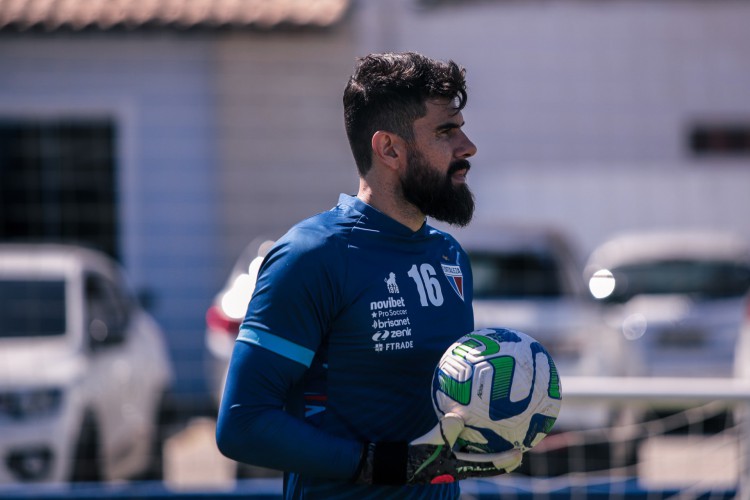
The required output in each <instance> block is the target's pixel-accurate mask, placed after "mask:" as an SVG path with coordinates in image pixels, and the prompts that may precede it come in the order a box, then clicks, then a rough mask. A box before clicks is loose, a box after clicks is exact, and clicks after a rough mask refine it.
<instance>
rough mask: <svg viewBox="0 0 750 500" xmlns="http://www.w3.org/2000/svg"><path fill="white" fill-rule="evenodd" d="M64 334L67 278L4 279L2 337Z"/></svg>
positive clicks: (0, 300) (0, 305) (0, 316)
mask: <svg viewBox="0 0 750 500" xmlns="http://www.w3.org/2000/svg"><path fill="white" fill-rule="evenodd" d="M63 334H65V282H64V281H63V280H39V281H37V280H6V279H3V280H0V338H10V337H44V336H54V335H63Z"/></svg>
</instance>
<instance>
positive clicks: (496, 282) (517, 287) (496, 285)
mask: <svg viewBox="0 0 750 500" xmlns="http://www.w3.org/2000/svg"><path fill="white" fill-rule="evenodd" d="M469 260H470V261H471V270H472V274H473V275H474V297H475V298H477V299H483V298H510V299H513V298H528V297H559V296H560V295H562V294H563V289H562V284H561V283H560V272H559V267H558V265H557V262H556V261H555V259H554V258H553V256H551V255H549V254H546V253H542V252H512V253H490V252H486V253H485V252H472V253H470V254H469Z"/></svg>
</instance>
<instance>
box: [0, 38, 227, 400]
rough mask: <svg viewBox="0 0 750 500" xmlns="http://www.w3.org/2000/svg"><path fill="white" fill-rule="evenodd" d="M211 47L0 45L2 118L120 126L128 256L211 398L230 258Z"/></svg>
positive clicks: (153, 41) (186, 379)
mask: <svg viewBox="0 0 750 500" xmlns="http://www.w3.org/2000/svg"><path fill="white" fill-rule="evenodd" d="M212 47H213V45H212V42H211V39H210V38H202V37H200V36H182V35H179V34H175V33H151V34H135V33H133V34H113V33H104V34H92V33H89V34H85V33H75V34H68V35H64V34H38V35H35V34H31V33H25V34H22V35H10V34H6V35H3V37H2V38H1V39H0V67H1V68H2V70H1V71H0V116H13V117H29V116H34V117H70V118H75V117H87V116H105V117H113V118H114V121H115V123H116V127H117V148H118V151H117V156H118V159H119V160H118V164H117V166H116V168H117V179H118V186H117V196H118V200H116V202H117V203H118V204H119V213H120V216H119V219H120V231H121V235H120V241H121V242H122V246H123V248H122V249H121V252H120V254H121V255H122V259H123V264H124V266H125V268H126V270H127V272H128V274H129V276H130V278H131V279H132V281H133V283H134V285H135V286H136V287H138V288H146V289H148V290H150V292H151V293H152V296H153V298H154V310H153V312H154V314H155V316H156V318H157V320H158V321H159V323H160V324H161V325H162V326H163V328H164V329H165V331H166V333H167V335H168V342H169V345H170V348H171V351H172V354H173V358H174V359H175V361H176V362H177V375H178V389H179V390H180V391H184V392H195V391H197V392H200V391H201V390H202V385H203V377H202V365H201V363H202V358H203V350H204V348H203V328H204V320H203V318H204V314H205V311H206V308H207V305H208V304H209V303H210V300H211V298H212V296H211V293H212V291H213V290H214V285H215V283H216V282H217V278H216V275H215V274H214V273H215V265H214V262H215V261H216V255H217V248H218V247H219V246H220V244H219V243H217V234H218V231H217V228H216V225H215V221H216V218H217V217H216V213H217V211H218V210H217V205H216V203H217V198H216V193H215V190H214V179H215V176H216V172H215V169H216V167H217V160H216V144H215V136H216V126H215V121H214V106H215V97H216V96H215V90H214V80H213V71H212V68H213V66H212V64H213V49H212Z"/></svg>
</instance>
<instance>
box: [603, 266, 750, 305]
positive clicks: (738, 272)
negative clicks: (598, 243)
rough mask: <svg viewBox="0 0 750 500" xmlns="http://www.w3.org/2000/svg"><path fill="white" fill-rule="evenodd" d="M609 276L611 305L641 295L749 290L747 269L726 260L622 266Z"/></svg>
mask: <svg viewBox="0 0 750 500" xmlns="http://www.w3.org/2000/svg"><path fill="white" fill-rule="evenodd" d="M612 274H613V275H614V277H615V290H614V292H613V293H612V295H611V296H610V297H609V298H608V300H610V301H614V302H624V301H627V300H629V299H631V298H632V297H634V296H635V295H641V294H651V295H664V294H689V295H694V296H696V297H703V298H722V297H739V296H742V295H744V294H745V293H746V292H747V291H748V289H750V267H749V266H747V265H746V264H741V263H736V262H727V261H716V260H710V261H695V260H668V261H656V262H648V263H641V264H634V265H628V266H622V267H619V268H616V269H613V270H612Z"/></svg>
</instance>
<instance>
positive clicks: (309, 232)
mask: <svg viewBox="0 0 750 500" xmlns="http://www.w3.org/2000/svg"><path fill="white" fill-rule="evenodd" d="M356 222H357V216H356V214H352V213H350V212H347V211H346V210H341V209H340V208H339V207H334V208H333V209H331V210H327V211H325V212H321V213H318V214H315V215H313V216H310V217H308V218H307V219H304V220H302V221H300V222H298V223H297V224H295V225H294V226H292V227H291V228H290V229H289V231H287V233H286V234H285V235H284V236H283V237H282V238H281V240H280V241H279V242H280V243H284V244H286V245H291V246H293V247H295V248H299V249H302V250H304V251H313V250H315V249H331V248H332V247H335V246H337V245H341V244H342V243H343V242H345V241H346V239H347V238H348V236H349V234H350V233H351V228H352V227H353V226H354V225H356Z"/></svg>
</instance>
